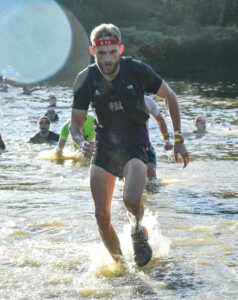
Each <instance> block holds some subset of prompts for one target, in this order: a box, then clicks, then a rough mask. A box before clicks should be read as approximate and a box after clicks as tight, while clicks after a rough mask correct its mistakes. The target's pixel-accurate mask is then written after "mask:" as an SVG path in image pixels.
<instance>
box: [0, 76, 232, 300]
mask: <svg viewBox="0 0 238 300" xmlns="http://www.w3.org/2000/svg"><path fill="white" fill-rule="evenodd" d="M171 85H172V86H173V88H174V89H175V90H176V92H177V93H178V101H179V103H180V107H181V117H182V124H183V128H182V129H183V131H184V132H185V136H186V145H187V147H188V149H189V152H190V157H191V162H190V164H189V166H188V167H187V168H185V169H182V164H181V163H180V164H176V163H174V162H173V160H172V161H171V160H169V161H168V157H167V155H166V153H165V152H164V151H163V149H162V144H161V140H160V138H159V137H160V133H159V131H158V129H157V127H156V124H155V122H153V121H152V122H151V123H150V127H151V129H150V134H151V140H152V143H153V145H154V146H155V148H156V151H157V158H158V160H159V162H158V167H157V173H158V177H159V179H160V182H161V183H160V187H159V189H158V191H157V192H156V193H152V192H150V191H146V190H145V192H144V195H143V198H144V203H145V207H146V213H145V220H144V221H145V224H146V226H147V227H148V229H149V233H150V242H151V245H152V248H153V252H154V255H153V259H152V261H151V262H150V264H149V265H147V266H146V267H144V268H142V269H139V268H138V267H136V266H135V265H134V263H133V259H132V247H131V242H130V234H129V227H128V222H127V219H126V214H125V209H124V207H123V203H122V200H121V196H122V188H123V184H122V182H120V181H118V182H117V186H116V189H115V192H114V197H113V206H112V219H113V223H114V225H115V228H116V230H117V232H118V234H119V237H120V240H121V243H122V249H123V252H124V254H125V259H126V262H127V268H126V269H124V268H122V266H120V265H116V264H115V263H113V262H112V260H111V258H110V256H109V255H108V253H107V251H106V250H105V248H104V246H103V245H102V243H101V241H100V238H99V234H98V231H97V227H96V223H95V219H94V205H93V201H92V198H91V194H90V190H89V167H88V162H85V161H83V160H79V161H76V160H75V161H74V160H65V161H56V160H53V159H51V158H52V150H53V148H54V146H51V145H31V144H29V143H27V141H28V140H29V138H30V137H31V136H32V135H34V133H35V132H37V130H38V128H37V120H38V118H39V117H40V116H41V115H43V114H44V113H45V111H46V108H47V105H48V102H47V101H46V99H47V98H48V96H49V95H51V94H54V95H56V96H57V98H58V104H57V105H58V107H57V112H58V114H59V122H58V123H55V124H52V126H51V130H53V131H56V132H59V129H60V127H61V125H62V124H63V122H64V121H66V120H67V119H68V118H69V116H70V104H71V99H72V96H71V94H72V93H71V87H70V85H67V84H64V85H52V86H50V85H45V86H41V90H38V91H35V92H34V93H33V94H32V95H31V96H24V95H22V94H21V92H22V91H21V89H18V88H12V89H11V90H10V91H9V92H8V93H3V92H2V93H0V102H1V110H0V118H1V128H0V133H1V134H2V136H3V138H4V140H5V143H6V146H7V150H6V151H4V152H3V153H2V154H0V170H1V173H0V195H1V196H0V222H1V227H0V298H1V299H14V300H15V299H142V298H143V299H171V300H174V299H185V298H186V299H238V290H237V284H238V276H237V273H238V250H237V249H238V236H237V230H238V209H237V207H238V192H237V186H238V175H237V169H238V156H237V150H238V146H237V145H238V121H237V119H238V118H237V117H238V99H237V98H235V97H237V88H236V86H235V85H234V84H232V83H228V84H226V85H225V84H222V83H218V84H216V85H211V84H206V85H205V84H198V83H184V82H172V83H171ZM158 105H160V107H161V111H162V113H163V114H164V116H165V118H166V120H167V121H168V125H169V127H170V128H171V124H170V121H169V118H168V116H167V114H166V112H165V109H164V106H163V102H158ZM197 114H202V115H204V116H205V117H206V119H207V133H206V135H205V136H204V137H203V138H201V139H196V138H195V136H194V134H193V133H192V131H193V130H194V117H195V116H196V115H197ZM67 151H72V148H71V143H70V141H69V142H68V143H67Z"/></svg>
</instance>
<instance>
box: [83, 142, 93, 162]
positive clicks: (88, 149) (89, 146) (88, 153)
mask: <svg viewBox="0 0 238 300" xmlns="http://www.w3.org/2000/svg"><path fill="white" fill-rule="evenodd" d="M80 150H81V152H82V153H83V156H84V157H85V158H91V157H92V156H93V155H94V153H95V151H96V146H95V142H88V141H84V142H83V144H82V146H81V148H80Z"/></svg>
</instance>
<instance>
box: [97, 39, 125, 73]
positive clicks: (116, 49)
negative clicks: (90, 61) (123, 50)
mask: <svg viewBox="0 0 238 300" xmlns="http://www.w3.org/2000/svg"><path fill="white" fill-rule="evenodd" d="M94 53H95V62H96V64H97V66H98V68H99V69H100V71H101V73H102V74H104V75H107V76H110V75H113V74H114V73H115V72H116V71H117V70H118V68H119V61H120V46H119V45H106V46H98V47H96V48H95V52H94Z"/></svg>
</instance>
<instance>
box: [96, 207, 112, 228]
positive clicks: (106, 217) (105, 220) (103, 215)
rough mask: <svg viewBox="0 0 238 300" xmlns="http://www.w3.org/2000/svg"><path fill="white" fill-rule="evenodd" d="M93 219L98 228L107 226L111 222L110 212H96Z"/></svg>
mask: <svg viewBox="0 0 238 300" xmlns="http://www.w3.org/2000/svg"><path fill="white" fill-rule="evenodd" d="M95 217H96V219H97V223H98V225H99V226H100V227H104V226H108V225H109V224H110V222H111V217H110V212H109V211H107V210H103V209H100V210H96V212H95Z"/></svg>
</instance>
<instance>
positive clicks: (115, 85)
mask: <svg viewBox="0 0 238 300" xmlns="http://www.w3.org/2000/svg"><path fill="white" fill-rule="evenodd" d="M83 72H85V75H86V79H85V80H84V82H83V84H82V85H81V86H80V87H79V88H78V89H77V90H76V91H75V93H74V101H73V105H72V107H73V108H74V109H80V110H88V108H89V105H91V107H92V108H93V110H94V112H95V115H96V116H97V126H96V142H97V149H96V154H95V156H94V158H93V160H92V163H93V164H95V165H97V166H99V167H101V168H103V169H105V170H106V171H108V172H109V173H111V174H113V175H114V176H118V177H122V170H123V167H124V166H125V164H126V163H127V162H128V161H129V160H130V159H132V158H138V159H140V160H142V161H143V162H144V163H148V157H147V154H146V149H147V148H148V147H149V145H150V142H149V138H148V132H147V127H146V121H147V119H148V118H149V112H148V110H147V108H146V105H145V103H144V92H147V93H153V94H155V93H157V91H158V90H159V88H160V86H161V84H162V79H161V78H160V77H159V76H158V75H157V74H156V73H155V72H154V70H153V69H152V68H151V67H150V66H148V65H146V64H144V63H142V62H140V61H137V60H134V59H131V58H127V57H122V58H121V59H120V71H119V73H118V74H117V76H116V78H115V79H114V80H112V81H107V80H105V79H104V78H103V76H102V75H101V73H100V71H99V69H98V68H97V66H96V65H95V64H93V65H90V66H89V67H88V68H87V69H85V70H84V71H83Z"/></svg>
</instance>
